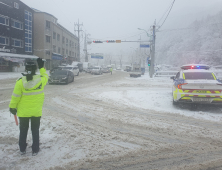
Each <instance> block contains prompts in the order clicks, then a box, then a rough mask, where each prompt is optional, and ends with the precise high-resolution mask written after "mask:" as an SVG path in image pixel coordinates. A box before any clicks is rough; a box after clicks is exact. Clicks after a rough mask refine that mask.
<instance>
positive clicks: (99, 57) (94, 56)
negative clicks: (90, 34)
mask: <svg viewBox="0 0 222 170" xmlns="http://www.w3.org/2000/svg"><path fill="white" fill-rule="evenodd" d="M91 58H95V59H103V55H102V54H91Z"/></svg>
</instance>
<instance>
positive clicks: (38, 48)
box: [34, 9, 79, 69]
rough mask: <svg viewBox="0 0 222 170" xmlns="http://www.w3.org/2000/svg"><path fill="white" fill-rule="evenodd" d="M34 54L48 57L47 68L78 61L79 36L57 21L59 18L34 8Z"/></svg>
mask: <svg viewBox="0 0 222 170" xmlns="http://www.w3.org/2000/svg"><path fill="white" fill-rule="evenodd" d="M34 22H35V25H34V54H35V55H36V56H38V57H41V58H44V59H46V61H47V62H46V68H47V69H51V68H53V67H56V66H58V65H60V64H62V63H64V62H65V63H70V64H71V62H72V61H77V56H78V54H79V50H78V49H79V48H78V37H76V36H75V35H74V34H72V33H71V32H70V31H68V30H67V29H66V28H64V27H63V26H62V25H60V24H59V23H58V22H57V18H56V17H54V16H53V15H51V14H48V13H46V12H41V11H39V10H36V9H34Z"/></svg>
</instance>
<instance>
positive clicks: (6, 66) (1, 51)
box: [0, 0, 34, 71]
mask: <svg viewBox="0 0 222 170" xmlns="http://www.w3.org/2000/svg"><path fill="white" fill-rule="evenodd" d="M33 25H34V22H33V9H31V8H30V7H28V6H27V5H25V4H24V3H23V2H21V1H20V0H1V1H0V71H13V67H15V66H16V67H20V66H24V58H28V57H27V56H26V57H24V58H21V56H22V55H21V54H23V55H29V56H30V58H32V55H33ZM9 54H10V55H9ZM16 54H20V55H16ZM12 58H14V59H12ZM15 58H16V59H15Z"/></svg>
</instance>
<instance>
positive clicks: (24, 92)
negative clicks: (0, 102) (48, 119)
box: [9, 68, 49, 117]
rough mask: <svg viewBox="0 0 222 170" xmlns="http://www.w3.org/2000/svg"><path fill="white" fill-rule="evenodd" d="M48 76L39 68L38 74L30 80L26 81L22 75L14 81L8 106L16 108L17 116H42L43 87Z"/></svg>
mask: <svg viewBox="0 0 222 170" xmlns="http://www.w3.org/2000/svg"><path fill="white" fill-rule="evenodd" d="M48 78H49V77H48V75H47V73H46V70H45V69H44V68H41V69H40V75H34V76H33V79H32V80H30V81H27V80H26V76H23V77H22V78H20V79H18V80H17V81H16V84H15V88H14V91H13V93H12V98H11V102H10V104H9V107H10V108H17V116H18V117H39V116H42V106H43V102H44V87H45V85H46V83H47V81H48Z"/></svg>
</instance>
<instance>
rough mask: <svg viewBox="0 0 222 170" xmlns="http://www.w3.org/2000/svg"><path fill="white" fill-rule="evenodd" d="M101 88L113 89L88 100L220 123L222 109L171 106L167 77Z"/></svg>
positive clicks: (129, 81) (169, 86)
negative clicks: (92, 99) (194, 109)
mask: <svg viewBox="0 0 222 170" xmlns="http://www.w3.org/2000/svg"><path fill="white" fill-rule="evenodd" d="M101 86H105V87H109V86H111V87H113V88H106V90H105V91H102V92H101V89H100V88H98V89H100V90H99V91H96V92H92V93H90V96H89V97H91V98H95V99H98V100H104V101H107V102H113V103H115V104H117V105H125V106H128V107H137V108H142V109H148V110H156V111H162V112H169V113H175V114H181V115H185V116H190V117H194V118H199V119H206V120H211V121H222V115H221V114H219V113H221V109H220V108H219V107H218V106H202V105H200V106H198V108H197V110H196V111H193V110H190V105H179V106H177V107H176V106H173V104H172V80H170V78H169V77H154V78H149V75H148V74H146V75H144V76H142V77H140V78H136V79H135V78H128V77H127V78H125V80H123V81H117V82H113V83H111V84H110V83H109V84H103V85H101Z"/></svg>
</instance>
